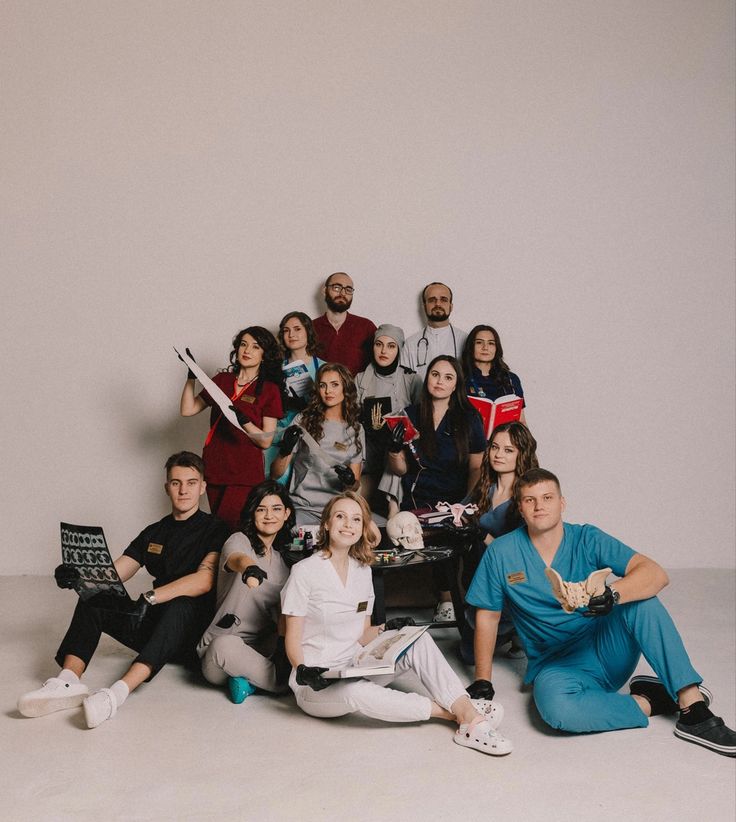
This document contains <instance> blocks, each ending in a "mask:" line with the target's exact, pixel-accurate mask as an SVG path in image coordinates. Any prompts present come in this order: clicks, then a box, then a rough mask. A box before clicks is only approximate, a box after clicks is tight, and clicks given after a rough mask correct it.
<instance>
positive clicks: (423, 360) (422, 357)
mask: <svg viewBox="0 0 736 822" xmlns="http://www.w3.org/2000/svg"><path fill="white" fill-rule="evenodd" d="M450 333H451V334H452V352H453V354H454V356H455V359H457V340H456V339H455V329H454V328H453V327H452V324H450ZM422 343H424V346H422ZM420 352H422V353H421V354H420ZM428 354H429V340H428V339H427V326H426V325H425V326H424V328H423V329H422V336H421V337H420V338H419V339H418V340H417V367H419V366H424V365H426V364H427V355H428Z"/></svg>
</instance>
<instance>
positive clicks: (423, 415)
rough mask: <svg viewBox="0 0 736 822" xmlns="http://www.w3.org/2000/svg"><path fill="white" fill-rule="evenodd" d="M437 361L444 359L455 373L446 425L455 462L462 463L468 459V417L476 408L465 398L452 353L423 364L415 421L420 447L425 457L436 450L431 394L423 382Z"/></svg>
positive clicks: (460, 372)
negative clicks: (425, 369)
mask: <svg viewBox="0 0 736 822" xmlns="http://www.w3.org/2000/svg"><path fill="white" fill-rule="evenodd" d="M438 362H446V363H448V364H449V365H450V367H451V368H452V370H453V371H454V372H455V376H456V377H457V383H456V384H455V390H454V391H453V392H452V394H450V405H449V407H448V409H447V427H448V430H449V432H450V433H451V435H452V437H453V439H454V441H455V447H456V449H457V461H458V464H459V465H463V464H465V463H466V462H467V461H468V453H469V450H470V420H471V419H472V418H473V415H474V414H475V415H478V412H477V411H476V410H475V408H473V406H472V405H471V404H470V403H469V402H468V398H467V395H466V393H465V378H464V376H463V370H462V368H461V367H460V363H459V362H458V361H457V360H456V359H455V357H450V356H449V355H446V354H440V356H439V357H435V358H434V359H433V360H432V362H431V363H430V364H429V365H428V366H427V373H426V374H425V375H424V383H423V385H422V394H421V397H420V399H419V424H418V425H417V429H418V431H419V443H420V450H421V453H423V454H424V455H425V456H426V457H427V458H428V459H434V457H435V456H436V454H437V432H436V431H435V428H434V418H433V416H432V396H431V394H430V393H429V390H428V389H427V382H428V380H429V375H430V373H431V371H432V368H434V366H435V364H436V363H438Z"/></svg>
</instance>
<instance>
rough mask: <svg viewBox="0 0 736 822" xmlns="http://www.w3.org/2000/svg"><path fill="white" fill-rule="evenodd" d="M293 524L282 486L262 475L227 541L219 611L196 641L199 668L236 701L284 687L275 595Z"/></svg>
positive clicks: (219, 584)
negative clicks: (263, 478) (200, 637)
mask: <svg viewBox="0 0 736 822" xmlns="http://www.w3.org/2000/svg"><path fill="white" fill-rule="evenodd" d="M293 524H294V514H293V510H292V505H291V500H290V499H289V494H288V493H287V491H286V489H285V488H284V487H283V486H282V485H279V484H278V483H277V482H274V481H273V480H266V481H265V482H262V483H261V484H260V485H256V487H255V488H254V489H253V490H252V491H251V492H250V494H249V496H248V499H247V501H246V503H245V507H244V509H243V514H242V519H241V523H240V528H241V530H240V531H238V532H236V533H234V534H233V535H232V536H231V537H230V538H229V539H228V540H227V542H226V543H225V545H224V546H223V549H222V555H221V557H220V569H219V575H218V579H217V606H216V607H217V610H216V612H215V617H214V619H213V620H212V624H211V625H210V627H209V628H208V629H207V630H206V631H205V633H204V635H203V636H202V639H201V640H200V642H199V645H198V646H197V653H198V654H199V656H200V657H201V658H202V673H203V674H204V677H205V679H206V680H207V681H208V682H211V683H212V684H213V685H222V684H224V683H225V682H227V684H228V688H229V691H230V696H231V698H232V701H233V702H235V703H240V702H242V701H243V700H244V699H245V698H246V697H247V696H248V695H249V694H251V693H253V691H254V690H255V689H256V688H260V689H262V690H264V691H272V692H283V691H285V690H287V679H288V676H289V671H290V670H291V668H290V666H289V664H288V661H287V660H286V656H285V654H284V646H283V638H280V637H279V636H278V631H277V626H278V624H279V616H280V610H279V604H280V603H279V597H280V595H281V589H282V588H283V587H284V583H285V582H286V580H287V578H288V576H289V570H288V568H287V566H286V564H285V563H284V560H283V559H282V558H281V554H280V549H282V548H284V547H285V546H286V544H287V543H288V541H289V532H290V529H291V526H292V525H293Z"/></svg>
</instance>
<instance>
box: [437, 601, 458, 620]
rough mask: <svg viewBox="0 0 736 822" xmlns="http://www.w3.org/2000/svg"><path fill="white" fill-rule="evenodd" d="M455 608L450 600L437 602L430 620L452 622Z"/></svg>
mask: <svg viewBox="0 0 736 822" xmlns="http://www.w3.org/2000/svg"><path fill="white" fill-rule="evenodd" d="M454 621H455V608H454V606H453V604H452V603H451V602H438V603H437V607H436V608H435V611H434V616H433V617H432V622H454Z"/></svg>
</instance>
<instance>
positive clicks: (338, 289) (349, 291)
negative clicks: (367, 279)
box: [327, 283, 355, 297]
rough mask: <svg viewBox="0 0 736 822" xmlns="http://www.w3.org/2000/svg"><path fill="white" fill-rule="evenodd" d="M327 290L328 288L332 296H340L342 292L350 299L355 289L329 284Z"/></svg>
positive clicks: (349, 286)
mask: <svg viewBox="0 0 736 822" xmlns="http://www.w3.org/2000/svg"><path fill="white" fill-rule="evenodd" d="M327 288H329V289H330V291H332V293H333V294H342V293H343V291H344V292H345V293H346V294H347V295H348V297H352V296H353V294H355V289H354V288H353V287H352V285H338V284H337V283H330V285H328V286H327Z"/></svg>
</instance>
